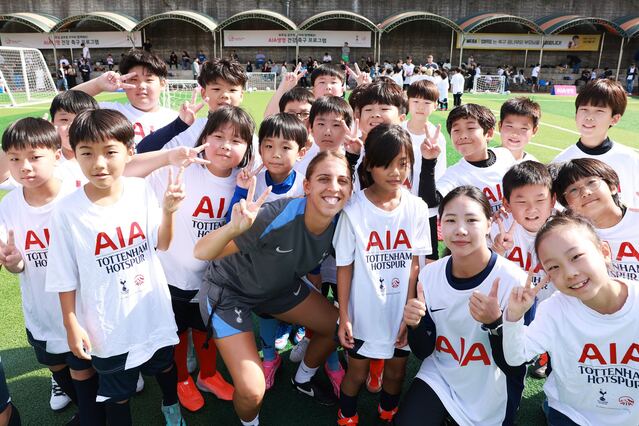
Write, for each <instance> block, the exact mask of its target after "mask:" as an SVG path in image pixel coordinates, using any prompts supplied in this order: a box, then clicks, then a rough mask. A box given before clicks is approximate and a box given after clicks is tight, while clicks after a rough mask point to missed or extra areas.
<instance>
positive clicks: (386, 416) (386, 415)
mask: <svg viewBox="0 0 639 426" xmlns="http://www.w3.org/2000/svg"><path fill="white" fill-rule="evenodd" d="M377 414H379V419H380V420H381V421H383V422H386V423H390V422H392V421H393V417H395V414H397V407H395V408H393V409H392V410H391V411H386V410H384V409H382V406H381V405H377Z"/></svg>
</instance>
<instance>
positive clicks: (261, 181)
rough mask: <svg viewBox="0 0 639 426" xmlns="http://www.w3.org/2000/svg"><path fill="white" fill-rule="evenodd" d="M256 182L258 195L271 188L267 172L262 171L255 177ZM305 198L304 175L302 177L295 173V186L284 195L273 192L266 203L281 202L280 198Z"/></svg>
mask: <svg viewBox="0 0 639 426" xmlns="http://www.w3.org/2000/svg"><path fill="white" fill-rule="evenodd" d="M255 179H256V181H255V193H256V194H257V195H259V194H261V193H263V192H264V191H265V190H266V188H267V187H268V186H269V185H268V184H267V183H266V170H262V171H261V172H260V173H258V175H257V176H256V177H255ZM303 196H304V175H302V174H301V173H300V172H298V171H295V180H294V181H293V185H292V186H291V188H290V189H289V190H288V191H287V192H285V193H282V194H275V193H274V192H273V191H271V193H270V194H268V197H267V198H266V202H270V201H275V200H279V199H280V198H286V197H289V198H293V197H303Z"/></svg>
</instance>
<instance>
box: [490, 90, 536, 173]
mask: <svg viewBox="0 0 639 426" xmlns="http://www.w3.org/2000/svg"><path fill="white" fill-rule="evenodd" d="M540 119H541V107H540V106H539V104H538V103H537V102H535V101H533V100H532V99H530V98H526V97H523V96H522V97H517V98H511V99H508V100H507V101H506V102H504V103H503V104H502V105H501V110H500V111H499V133H500V134H501V146H502V147H503V148H496V150H500V149H504V148H505V149H507V150H508V151H510V153H511V154H512V155H513V157H515V160H517V161H518V162H519V161H524V160H532V161H537V159H536V158H535V157H534V156H533V155H532V154H528V153H527V152H525V151H524V148H526V145H528V143H530V141H531V140H532V138H533V137H534V136H535V135H536V134H537V130H538V129H539V120H540Z"/></svg>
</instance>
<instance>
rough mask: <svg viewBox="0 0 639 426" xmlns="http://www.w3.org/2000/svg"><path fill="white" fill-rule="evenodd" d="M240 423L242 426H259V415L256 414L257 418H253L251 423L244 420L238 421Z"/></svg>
mask: <svg viewBox="0 0 639 426" xmlns="http://www.w3.org/2000/svg"><path fill="white" fill-rule="evenodd" d="M240 422H242V425H243V426H259V425H260V415H259V414H258V415H257V416H255V418H254V419H253V420H251V421H248V422H245V421H244V420H242V419H240Z"/></svg>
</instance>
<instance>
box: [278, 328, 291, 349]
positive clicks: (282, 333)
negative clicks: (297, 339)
mask: <svg viewBox="0 0 639 426" xmlns="http://www.w3.org/2000/svg"><path fill="white" fill-rule="evenodd" d="M290 334H291V326H290V325H288V324H280V326H279V327H278V328H277V334H276V336H277V337H276V338H275V349H277V350H278V351H281V350H282V349H284V348H285V347H286V344H287V343H288V336H289V335H290Z"/></svg>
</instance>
